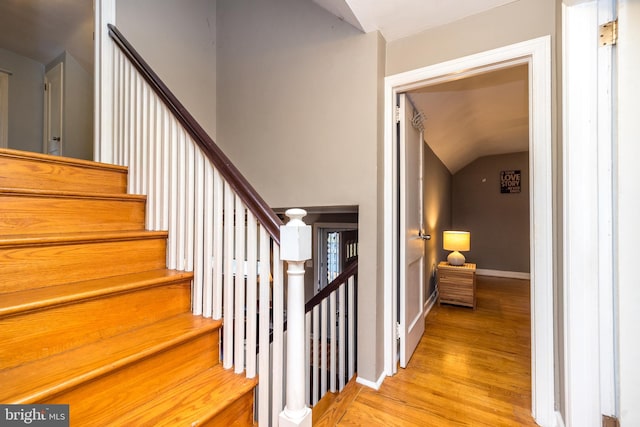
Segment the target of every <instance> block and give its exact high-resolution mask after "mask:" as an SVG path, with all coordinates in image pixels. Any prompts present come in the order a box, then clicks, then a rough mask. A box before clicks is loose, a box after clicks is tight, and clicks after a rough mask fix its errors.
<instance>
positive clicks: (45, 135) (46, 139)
mask: <svg viewBox="0 0 640 427" xmlns="http://www.w3.org/2000/svg"><path fill="white" fill-rule="evenodd" d="M58 67H60V105H59V106H58V108H59V110H60V123H59V124H58V126H59V128H60V135H59V136H58V138H60V139H59V141H58V142H59V144H58V147H59V149H58V156H63V155H64V150H63V143H64V142H65V141H64V136H65V135H64V86H65V85H64V74H65V70H64V62H58V63H57V64H56V65H55V66H53V67H52V68H51V69H50V70H48V71H47V72H46V73H45V74H44V88H45V90H44V94H43V100H44V102H43V106H44V108H43V111H44V119H43V121H42V123H43V132H42V152H43V153H44V154H50V153H49V144H50V143H51V139H52V137H51V125H52V120H51V110H52V105H53V104H52V102H51V99H52V97H51V94H52V93H53V91H52V90H51V80H50V78H49V73H51V72H52V71H53V70H55V69H56V68H58Z"/></svg>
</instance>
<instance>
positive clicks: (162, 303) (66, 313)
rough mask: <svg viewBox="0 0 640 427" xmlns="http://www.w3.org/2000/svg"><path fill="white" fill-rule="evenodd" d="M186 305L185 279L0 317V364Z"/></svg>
mask: <svg viewBox="0 0 640 427" xmlns="http://www.w3.org/2000/svg"><path fill="white" fill-rule="evenodd" d="M190 306H191V282H190V281H188V280H187V281H184V282H182V283H180V284H169V285H165V286H158V287H151V288H145V289H140V290H138V291H135V292H128V293H121V294H116V295H109V296H105V297H102V298H98V299H93V300H87V301H79V302H77V303H75V304H68V305H62V306H56V307H52V308H50V309H42V310H38V311H33V312H29V313H25V314H22V315H16V316H11V317H8V318H5V319H0V342H2V343H3V345H2V346H1V347H0V369H4V368H9V367H13V366H17V365H19V364H21V363H25V362H28V361H29V360H34V359H38V358H41V357H47V356H51V355H53V354H57V353H60V352H62V351H65V350H68V349H71V348H74V347H78V346H80V345H83V344H86V343H90V342H93V341H99V340H100V339H104V338H107V337H110V336H114V335H116V334H118V333H120V332H123V331H125V330H127V329H133V328H137V327H140V326H143V325H148V324H150V323H152V322H155V321H157V320H160V319H164V318H167V317H169V316H172V315H175V314H179V313H186V312H188V311H189V309H190Z"/></svg>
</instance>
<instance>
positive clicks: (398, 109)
mask: <svg viewBox="0 0 640 427" xmlns="http://www.w3.org/2000/svg"><path fill="white" fill-rule="evenodd" d="M396 123H400V106H399V105H396Z"/></svg>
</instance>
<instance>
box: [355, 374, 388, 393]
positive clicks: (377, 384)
mask: <svg viewBox="0 0 640 427" xmlns="http://www.w3.org/2000/svg"><path fill="white" fill-rule="evenodd" d="M386 377H387V375H386V374H385V373H384V372H383V373H382V374H380V378H378V381H376V382H372V381H369V380H365V379H364V378H361V377H357V378H356V382H357V383H358V384H362V385H363V386H366V387H369V388H372V389H374V390H380V386H381V385H382V382H383V381H384V379H385V378H386Z"/></svg>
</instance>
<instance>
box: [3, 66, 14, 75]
mask: <svg viewBox="0 0 640 427" xmlns="http://www.w3.org/2000/svg"><path fill="white" fill-rule="evenodd" d="M0 72H2V73H5V74H9V75H10V76H13V73H12V72H11V71H9V70H5V69H4V68H0Z"/></svg>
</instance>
